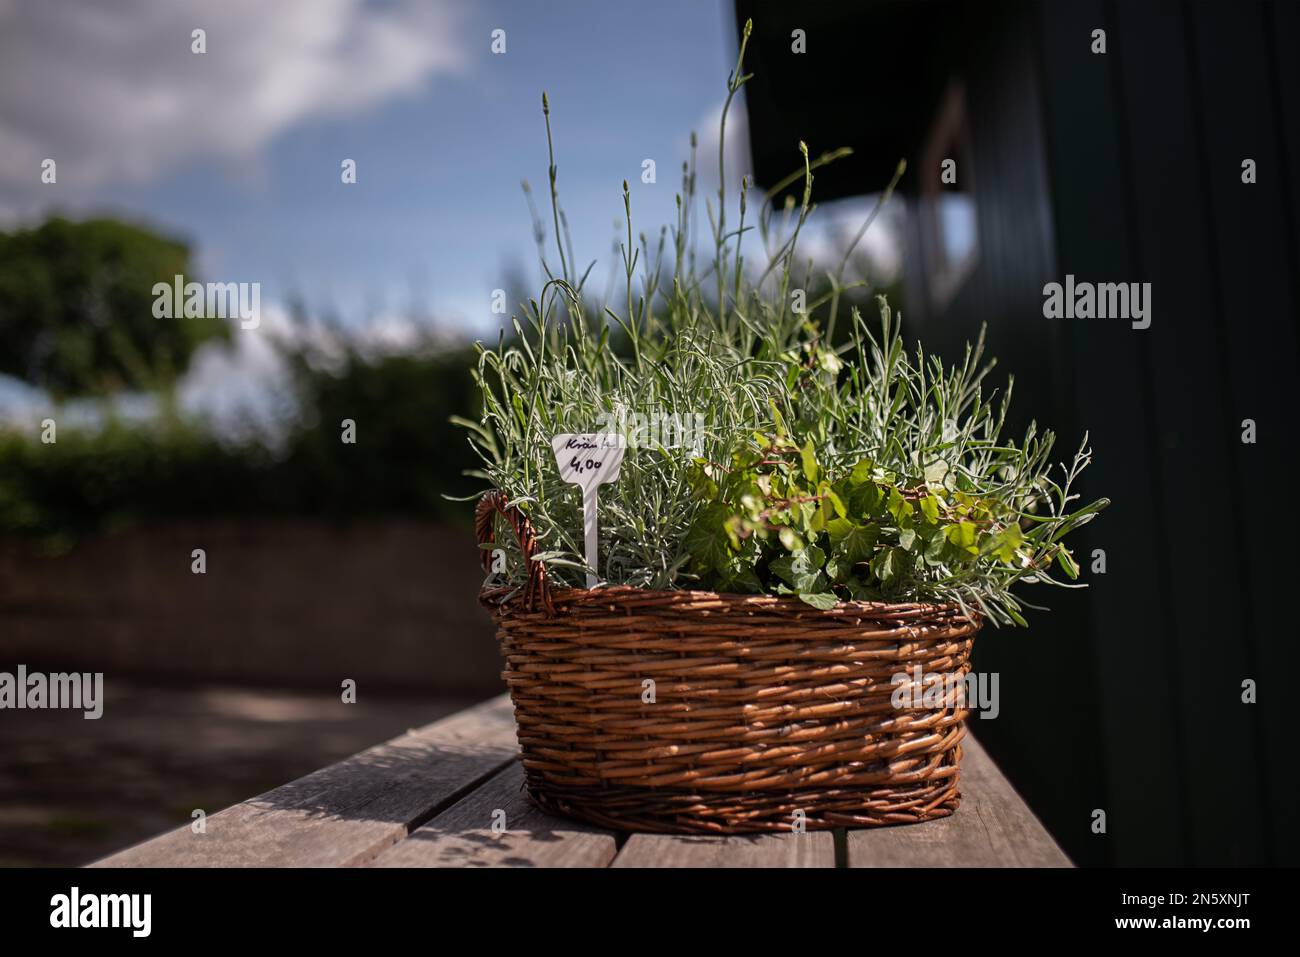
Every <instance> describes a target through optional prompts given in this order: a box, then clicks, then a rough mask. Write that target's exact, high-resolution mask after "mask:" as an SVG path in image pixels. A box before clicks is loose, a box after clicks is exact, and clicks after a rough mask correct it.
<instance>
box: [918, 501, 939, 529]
mask: <svg viewBox="0 0 1300 957" xmlns="http://www.w3.org/2000/svg"><path fill="white" fill-rule="evenodd" d="M921 515H922V516H923V517H924V518H925V520H926V522H928V523H929V524H931V525H934V524H936V523H937V522H938V521H939V500H938V499H937V498H936V497H935V496H933V495H927V496H926V497H925V498H923V499H921Z"/></svg>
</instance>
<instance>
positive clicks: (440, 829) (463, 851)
mask: <svg viewBox="0 0 1300 957" xmlns="http://www.w3.org/2000/svg"><path fill="white" fill-rule="evenodd" d="M523 783H524V770H523V768H522V767H521V766H520V764H519V762H518V761H515V762H512V763H511V764H510V765H509V766H508V767H507V768H506V769H505V770H504V771H502V772H500V773H499V774H497V775H496V776H495V777H493V778H491V779H490V780H488V781H486V782H485V783H484V784H483V785H481V786H480V787H478V788H476V789H475V790H474V791H472V792H471V793H470V794H469V795H467V796H466V797H464V798H462V799H461V800H460V802H459V803H457V804H456V805H454V806H453V807H450V808H448V809H447V810H446V811H443V812H442V813H441V814H439V815H438V816H437V817H435V818H434V819H433V820H431V821H429V823H427V824H425V825H423V826H422V827H419V828H416V829H415V830H414V831H412V832H411V835H410V837H408V838H407V839H406V840H404V841H400V842H398V843H397V844H394V845H393V846H392V847H389V848H387V849H386V850H384V851H383V852H382V853H381V854H380V855H379V856H378V857H377V858H375V859H374V860H373V861H372V862H371V863H370V866H372V867H491V866H497V867H607V866H608V865H609V862H610V861H612V860H613V859H614V854H615V853H616V851H617V847H616V845H615V841H614V835H613V834H611V833H609V832H608V831H601V830H598V829H597V828H594V827H589V826H587V825H585V824H581V823H579V822H577V821H569V820H565V819H562V818H556V817H551V816H550V815H548V814H545V813H543V812H542V811H540V810H538V809H537V808H535V807H534V806H533V805H532V804H531V803H530V802H529V801H528V798H527V796H526V795H525V794H524V792H523V790H522V788H523ZM497 812H504V815H505V816H504V819H503V820H502V823H503V824H504V826H505V830H504V831H502V832H499V833H497V832H494V831H493V830H492V825H493V821H494V818H497V819H500V815H499V814H498V813H497Z"/></svg>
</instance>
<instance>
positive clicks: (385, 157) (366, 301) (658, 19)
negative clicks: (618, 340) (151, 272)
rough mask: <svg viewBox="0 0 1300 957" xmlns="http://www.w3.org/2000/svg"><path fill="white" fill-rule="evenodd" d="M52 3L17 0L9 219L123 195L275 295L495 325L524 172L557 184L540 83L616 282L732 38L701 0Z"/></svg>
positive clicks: (584, 217) (665, 188)
mask: <svg viewBox="0 0 1300 957" xmlns="http://www.w3.org/2000/svg"><path fill="white" fill-rule="evenodd" d="M45 6H46V5H43V4H41V5H35V7H34V8H33V7H27V8H25V9H23V8H20V7H19V6H18V5H14V6H12V7H10V6H8V5H5V4H0V35H3V39H0V64H3V63H4V62H5V61H8V62H9V64H10V66H9V67H8V68H6V67H4V66H3V65H0V89H5V90H8V93H3V94H0V111H2V112H0V146H3V147H6V149H0V154H3V155H4V156H5V159H4V160H2V161H0V162H2V163H3V165H4V167H5V168H3V169H0V217H3V220H2V222H3V224H4V225H8V226H12V225H13V224H14V223H16V222H32V221H34V220H37V219H39V218H40V217H41V216H43V215H45V214H47V213H49V212H51V211H54V210H61V211H63V212H66V213H68V214H71V215H74V216H85V215H89V214H91V213H96V212H110V213H113V214H115V215H120V216H124V217H127V218H131V219H136V220H143V221H145V222H148V223H150V224H152V225H154V226H156V227H158V228H160V229H162V230H164V231H167V232H169V233H173V234H177V235H180V236H183V237H185V238H187V239H188V240H189V241H190V242H191V243H192V245H193V247H194V249H195V251H196V253H197V264H198V267H199V269H200V270H201V276H200V277H199V278H202V279H206V280H219V281H241V282H252V281H257V282H261V283H262V287H263V300H264V301H270V302H275V301H277V300H283V299H284V298H285V297H286V295H288V294H289V293H292V292H298V293H301V294H302V295H303V296H304V297H305V298H306V300H307V301H308V303H309V304H310V305H312V306H313V307H315V308H318V309H319V308H322V307H325V306H329V305H332V306H334V307H336V308H337V310H338V312H339V314H340V315H341V317H342V318H344V319H345V320H347V321H349V322H361V321H365V319H366V318H367V317H368V316H374V315H381V314H385V313H394V312H405V311H408V310H409V309H410V307H411V305H412V304H413V303H414V304H416V305H418V307H419V308H420V309H421V310H427V311H429V312H431V313H432V314H433V315H434V316H435V317H436V318H438V319H439V320H440V321H443V322H446V323H453V324H456V325H458V326H460V327H461V328H465V329H466V330H472V331H476V332H482V331H485V330H486V329H489V328H494V327H495V325H496V319H497V317H493V316H492V315H491V314H490V309H489V306H490V296H491V291H492V289H493V288H496V287H502V286H504V285H505V284H506V272H507V269H508V267H510V266H511V265H512V264H517V265H519V266H522V267H524V268H526V269H528V270H529V273H528V275H529V276H530V277H533V276H535V275H536V257H535V254H534V252H533V246H532V239H531V231H530V227H529V221H528V216H527V211H526V206H525V203H524V198H523V196H522V193H521V191H520V188H519V181H520V180H521V179H523V178H527V179H528V180H530V182H531V183H532V184H533V187H534V189H535V190H536V191H537V192H538V193H539V194H540V195H539V200H544V198H545V195H544V194H545V189H546V141H545V132H544V127H543V124H542V116H541V109H540V96H541V91H542V90H543V89H546V90H547V91H548V92H549V94H550V99H551V104H552V120H553V123H554V126H555V132H556V140H557V143H556V145H557V161H558V164H559V169H560V192H561V200H562V202H563V204H564V206H565V208H566V210H567V212H568V216H569V219H570V222H571V224H572V226H573V232H574V242H575V245H576V247H577V258H578V259H580V260H581V261H582V262H583V264H584V265H585V263H586V262H588V261H590V260H591V259H593V258H599V259H600V260H601V261H600V264H599V265H598V266H597V267H596V268H595V270H593V273H592V275H593V277H598V279H596V280H595V285H596V286H598V287H603V286H604V279H605V276H606V274H607V272H608V269H609V265H610V262H609V260H610V241H611V237H612V235H613V223H614V221H615V220H616V219H618V218H621V215H622V200H621V183H622V180H623V179H624V178H626V179H627V180H628V181H629V183H630V184H631V187H632V203H633V213H634V219H635V225H636V227H637V228H638V229H640V228H644V229H645V230H646V231H647V232H651V233H653V231H656V230H657V228H658V226H659V225H660V224H663V223H668V222H670V221H671V220H672V218H673V196H674V192H675V191H676V188H677V184H678V177H679V168H680V163H681V161H682V159H683V158H684V156H685V152H686V149H687V142H688V136H689V132H690V130H691V129H692V128H693V127H702V126H704V125H705V124H708V125H709V126H710V127H712V124H714V123H715V122H716V113H717V110H718V108H719V107H720V105H721V102H722V99H723V96H724V93H725V90H724V84H725V81H726V76H727V73H728V70H729V69H730V68H731V65H732V63H733V62H734V57H735V45H736V36H735V30H734V24H733V21H732V19H731V17H732V13H731V10H732V6H731V4H730V3H727V2H716V3H707V2H705V3H701V2H698V0H697V2H683V0H669V2H663V3H656V4H654V5H647V4H643V3H639V2H618V0H605V2H596V0H590V2H589V0H561V2H553V3H526V2H511V3H506V2H488V3H474V4H470V3H448V4H438V3H416V2H415V0H407V2H401V0H395V2H386V3H378V2H365V0H313V2H308V0H286V2H283V3H277V4H265V3H251V2H246V0H230V2H229V3H223V4H221V5H212V4H206V5H204V4H200V3H197V2H195V3H190V2H181V0H178V2H176V3H168V4H161V5H160V4H150V3H145V2H143V0H129V2H124V3H122V4H120V5H115V6H116V7H117V12H115V13H114V14H112V15H111V16H112V19H108V15H107V14H106V12H105V10H106V8H104V7H103V6H102V5H99V4H95V3H93V2H89V0H86V2H76V0H72V2H69V3H62V4H59V5H57V6H59V8H60V10H59V13H58V14H57V15H56V14H54V13H53V12H42V11H41V9H40V8H41V7H45ZM194 26H203V27H204V28H205V29H206V31H207V37H206V41H207V52H206V53H205V54H202V55H198V54H193V53H192V52H191V50H190V45H191V37H190V31H191V28H192V27H194ZM498 28H500V29H503V30H505V31H506V52H505V53H504V54H494V53H492V52H491V49H490V44H491V33H492V31H493V30H494V29H498ZM42 62H44V63H47V64H49V65H48V66H46V67H42V66H41V63H42ZM56 69H57V70H58V72H57V73H55V72H53V71H54V70H56ZM739 112H740V113H741V114H743V109H742V110H740V111H739ZM742 126H743V124H737V132H738V133H740V134H741V139H740V141H739V143H738V146H739V147H740V148H741V149H743V147H744V142H743V129H742V128H741V127H742ZM700 133H701V137H702V139H703V141H704V144H705V145H706V146H708V147H710V148H712V149H716V142H717V139H716V137H717V134H716V131H714V130H713V129H712V128H710V129H703V128H701V130H700ZM728 139H729V140H730V139H731V137H730V136H729V137H728ZM45 156H51V157H54V158H56V160H57V161H58V173H59V181H58V183H57V184H56V185H48V184H41V183H40V182H39V171H38V169H37V168H36V167H38V166H39V160H40V159H41V158H43V157H45ZM344 158H352V159H354V160H356V162H357V171H358V175H357V179H358V181H357V183H356V184H355V185H344V184H343V183H341V182H340V163H341V162H342V160H343V159H344ZM646 158H651V159H654V160H655V162H656V165H657V175H658V182H657V183H656V184H653V185H648V184H643V183H642V182H641V180H640V173H641V168H642V167H641V164H642V161H643V160H644V159H646ZM738 160H739V161H740V162H745V161H746V160H744V159H743V158H741V157H738ZM706 172H707V175H706V176H705V177H702V180H703V182H702V184H701V185H702V186H703V185H706V184H707V183H708V182H710V181H713V180H714V176H713V174H712V171H711V170H709V171H706ZM701 220H703V217H702V213H701Z"/></svg>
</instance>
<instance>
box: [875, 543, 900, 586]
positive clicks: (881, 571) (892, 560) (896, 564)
mask: <svg viewBox="0 0 1300 957" xmlns="http://www.w3.org/2000/svg"><path fill="white" fill-rule="evenodd" d="M906 558H907V553H906V552H904V551H902V550H901V549H897V548H886V549H882V550H881V551H880V552H878V553H877V554H876V557H875V558H873V559H872V560H871V573H872V574H873V575H875V576H876V578H877V579H879V580H880V582H881V583H882V584H884V583H887V582H889V581H890V580H891V579H894V578H897V577H898V575H899V573H900V572H902V570H903V567H904V562H905V561H906Z"/></svg>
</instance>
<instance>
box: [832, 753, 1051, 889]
mask: <svg viewBox="0 0 1300 957" xmlns="http://www.w3.org/2000/svg"><path fill="white" fill-rule="evenodd" d="M962 748H963V749H964V751H965V754H964V755H963V756H962V760H961V792H962V800H961V807H959V808H958V809H957V813H955V814H953V815H952V816H951V817H945V818H940V819H939V820H937V821H927V822H926V823H924V824H903V825H899V826H897V827H877V828H860V829H857V830H852V831H849V833H848V865H849V867H1070V866H1072V865H1071V863H1070V859H1069V858H1068V857H1066V856H1065V853H1064V852H1063V851H1062V850H1061V849H1060V847H1058V846H1057V844H1056V842H1055V841H1054V840H1052V835H1050V834H1049V833H1047V829H1046V828H1044V827H1043V825H1042V824H1041V823H1040V822H1039V820H1038V818H1036V817H1035V816H1034V812H1033V811H1031V810H1029V807H1028V805H1026V804H1025V802H1024V801H1023V800H1022V799H1021V797H1020V795H1019V794H1017V793H1016V791H1015V788H1013V787H1012V786H1011V782H1010V781H1008V780H1007V779H1006V777H1005V776H1004V775H1003V774H1002V772H1001V771H999V770H998V768H997V765H995V764H994V763H993V761H992V760H991V759H990V758H989V756H988V752H986V751H985V750H984V748H983V747H982V746H981V745H980V743H979V742H978V741H976V740H975V739H974V738H972V737H971V736H970V735H967V736H966V739H965V740H964V741H963V742H962Z"/></svg>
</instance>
